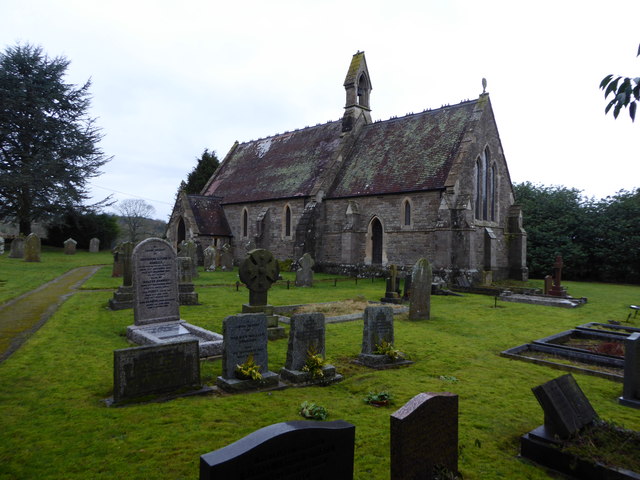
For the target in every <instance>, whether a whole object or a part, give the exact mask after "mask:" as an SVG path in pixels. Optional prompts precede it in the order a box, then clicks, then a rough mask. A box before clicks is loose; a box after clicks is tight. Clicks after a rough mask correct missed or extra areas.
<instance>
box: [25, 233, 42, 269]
mask: <svg viewBox="0 0 640 480" xmlns="http://www.w3.org/2000/svg"><path fill="white" fill-rule="evenodd" d="M40 250H41V246H40V237H38V236H37V235H36V234H35V233H30V234H29V235H27V238H26V240H25V241H24V261H25V262H39V261H40Z"/></svg>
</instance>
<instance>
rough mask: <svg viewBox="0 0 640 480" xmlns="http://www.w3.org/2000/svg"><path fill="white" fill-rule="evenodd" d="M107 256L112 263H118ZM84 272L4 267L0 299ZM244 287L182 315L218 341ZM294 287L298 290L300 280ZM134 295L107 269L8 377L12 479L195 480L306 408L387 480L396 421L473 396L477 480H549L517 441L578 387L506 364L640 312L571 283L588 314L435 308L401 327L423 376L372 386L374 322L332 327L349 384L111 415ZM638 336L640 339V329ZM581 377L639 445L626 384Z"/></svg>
mask: <svg viewBox="0 0 640 480" xmlns="http://www.w3.org/2000/svg"><path fill="white" fill-rule="evenodd" d="M86 255H87V256H88V255H89V254H86ZM98 255H100V256H101V257H100V258H101V259H102V260H103V261H104V263H106V262H107V261H110V256H108V254H102V253H101V254H98ZM103 255H104V256H103ZM5 257H6V255H5ZM10 260H13V259H10ZM80 260H81V259H80V257H79V256H76V257H75V258H73V259H71V257H64V256H63V255H62V254H61V253H57V252H46V253H45V255H44V256H43V262H42V263H40V264H26V263H24V262H19V261H11V262H9V261H8V260H7V259H6V258H1V257H0V279H4V278H7V279H8V282H7V283H8V285H5V287H2V289H0V293H2V294H3V295H6V293H7V291H9V290H13V289H14V282H15V283H16V286H15V288H18V287H17V285H18V284H20V285H27V284H28V283H29V282H28V281H26V280H25V281H22V280H21V279H20V280H19V279H18V278H16V277H21V276H22V274H21V273H20V272H21V271H22V270H24V271H25V272H29V274H31V273H33V272H34V271H36V270H37V269H38V268H41V269H42V270H43V273H42V275H41V278H42V279H43V280H44V279H45V277H46V275H45V271H46V274H47V275H52V274H51V272H52V271H53V270H54V265H57V266H56V267H55V268H58V269H60V270H59V271H60V273H62V271H64V269H63V268H62V267H61V265H66V266H67V267H70V266H71V265H70V263H71V262H74V265H73V266H76V263H75V262H80ZM86 260H87V261H93V257H86ZM64 262H67V263H64ZM7 265H10V275H6V274H5V272H6V271H7V270H5V266H7ZM34 265H35V266H34ZM236 275H237V274H236V273H235V272H229V273H223V272H216V273H209V272H205V273H201V276H200V278H199V279H198V280H197V282H196V283H197V292H198V294H199V296H200V302H201V303H202V305H198V306H188V307H182V308H181V315H182V317H183V318H184V319H185V320H187V321H189V322H190V323H193V324H196V325H199V326H202V327H204V328H207V329H211V330H214V331H218V332H220V331H221V326H222V320H223V318H224V317H225V316H227V315H230V314H234V313H237V312H239V310H240V306H241V304H242V303H245V302H247V300H248V292H247V290H246V289H243V288H242V287H241V288H240V289H239V291H236V287H235V281H236V279H237V277H236ZM53 276H55V275H53ZM286 278H289V279H293V276H292V274H288V273H287V274H285V279H286ZM317 278H320V276H317ZM324 278H329V277H324ZM330 278H333V277H330ZM120 282H121V280H120V279H112V278H111V277H110V267H105V268H103V269H102V270H101V271H100V272H98V274H96V276H95V277H94V278H93V279H91V280H90V281H89V282H87V283H86V284H85V285H84V289H83V290H81V291H80V292H78V293H77V294H75V295H74V296H73V297H72V298H71V299H69V300H68V301H67V302H66V303H65V304H64V305H63V306H62V307H61V308H60V310H59V311H58V312H57V313H56V314H55V315H54V316H53V317H52V318H51V319H50V320H49V321H48V323H47V324H46V325H45V326H44V327H42V329H40V331H39V332H38V333H37V334H35V335H34V336H33V337H32V338H31V339H30V340H29V341H28V342H27V343H26V344H25V345H24V346H23V347H22V348H21V349H20V350H18V351H17V352H16V353H15V354H14V355H13V356H11V357H10V358H9V359H8V360H6V361H5V362H4V363H2V364H0V411H1V412H2V417H1V420H0V478H1V479H25V478H56V479H75V478H78V479H79V478H85V477H87V476H90V477H92V478H105V479H106V478H132V479H143V478H166V479H194V478H197V476H198V462H199V456H200V455H201V454H203V453H206V452H209V451H211V450H214V449H217V448H220V447H223V446H225V445H227V444H229V443H231V442H233V441H235V440H238V439H239V438H241V437H243V436H244V435H247V434H249V433H250V432H252V431H254V430H256V429H258V428H261V427H264V426H266V425H269V424H272V423H277V422H282V421H288V420H295V419H300V418H301V417H298V415H297V409H298V406H299V405H300V403H302V402H303V401H305V400H309V401H313V402H315V403H318V404H320V405H323V406H325V407H326V408H327V409H328V410H329V420H336V419H343V420H346V421H348V422H351V423H353V424H354V425H356V447H355V448H356V450H355V478H357V479H362V480H365V479H366V480H372V479H373V480H375V479H388V478H389V415H390V414H391V413H392V412H393V411H395V409H397V408H399V407H400V406H401V405H403V404H404V403H405V402H406V401H408V400H409V399H410V398H411V397H413V396H414V395H416V394H417V393H420V392H442V391H451V392H454V393H457V394H458V395H459V396H460V418H459V427H460V431H459V433H460V440H459V446H460V460H459V467H460V470H461V472H462V474H463V475H464V478H465V480H469V479H495V478H505V479H544V478H549V475H548V474H547V473H546V472H545V471H544V470H543V469H542V468H540V467H537V466H535V465H531V464H529V463H528V462H526V461H523V460H521V459H519V458H518V457H517V454H518V438H519V436H520V435H522V434H523V433H525V432H527V431H529V430H531V429H533V428H535V427H537V426H538V425H540V424H542V421H543V414H542V410H541V408H540V407H539V405H538V403H537V402H536V400H535V398H534V396H533V394H532V393H531V387H533V386H536V385H538V384H541V383H543V382H545V381H547V380H550V379H552V378H555V377H557V376H560V375H562V374H563V373H564V372H561V371H558V370H553V369H551V368H548V367H543V366H538V365H533V364H529V363H525V362H521V361H516V360H509V359H505V358H502V357H500V356H499V355H498V354H499V352H500V351H502V350H504V349H507V348H509V347H512V346H516V345H520V344H522V343H526V342H529V341H531V340H534V339H537V338H541V337H544V336H548V335H551V334H553V333H556V332H560V331H562V330H565V329H569V328H572V327H574V326H576V325H579V324H582V323H586V322H589V321H600V322H606V320H608V319H615V320H625V319H626V318H627V315H628V312H629V309H628V305H629V304H631V303H637V302H638V301H640V287H637V286H613V285H604V284H592V283H578V282H567V283H566V286H567V287H568V289H569V292H570V293H571V294H572V295H574V296H585V297H588V298H589V302H588V303H587V304H586V305H585V306H583V307H580V308H577V309H573V310H568V309H562V308H553V307H539V306H532V305H520V304H513V303H506V302H505V303H498V306H499V308H493V305H494V300H493V298H491V297H486V296H479V295H465V296H464V297H434V298H433V301H432V319H431V320H430V321H424V322H409V321H407V320H406V318H404V317H402V316H401V317H399V318H397V321H396V329H395V331H396V347H397V348H399V349H401V350H403V351H404V352H406V353H407V354H408V355H409V356H410V357H411V359H412V360H414V361H415V363H414V364H413V365H412V366H410V367H407V368H402V369H398V370H387V371H372V370H368V369H366V368H364V367H360V366H356V365H353V364H351V363H350V362H349V360H350V359H351V358H353V357H354V356H355V355H357V354H358V352H359V350H360V345H361V341H362V322H361V321H359V322H358V321H357V322H349V323H341V324H330V325H328V326H327V335H326V338H327V346H326V350H327V358H328V360H329V361H330V362H331V363H333V364H334V365H336V367H337V369H338V371H339V372H340V373H342V374H343V375H344V376H345V380H344V381H343V382H341V383H338V384H335V385H332V386H329V387H311V388H290V389H287V390H283V391H277V392H272V393H255V394H249V395H237V396H224V397H218V396H210V397H194V398H185V399H180V400H175V401H172V402H168V403H162V404H148V405H137V406H130V407H126V408H106V407H105V406H104V405H103V403H102V400H103V399H104V398H106V397H108V396H109V395H110V394H111V392H112V388H113V353H112V352H113V350H114V349H118V348H126V347H127V346H128V344H127V341H126V338H125V337H124V332H125V329H126V326H127V325H130V324H132V323H133V313H132V311H131V310H124V311H118V312H111V311H109V310H108V309H107V308H106V304H107V301H108V299H109V298H110V297H111V295H112V293H111V291H110V290H108V289H109V288H114V287H117V286H118V285H119V284H120ZM32 286H33V281H32ZM103 289H107V290H103ZM383 292H384V284H383V281H382V280H376V281H375V282H371V280H359V281H358V284H357V285H356V284H355V281H354V280H353V279H345V280H344V281H340V282H337V285H336V286H334V283H333V282H332V281H327V282H320V283H318V284H317V286H314V287H313V288H304V289H302V288H294V287H293V286H291V288H290V289H287V287H286V282H280V283H279V284H277V285H276V286H275V287H274V288H273V289H272V291H270V296H269V299H270V302H271V303H272V304H274V305H284V304H292V303H307V302H312V301H313V302H318V301H330V300H337V299H345V298H354V297H356V296H358V295H364V296H366V297H367V298H368V299H370V300H377V299H379V297H381V296H382V294H383ZM0 298H7V297H0ZM8 298H10V297H8ZM632 325H635V326H640V317H639V319H632ZM286 345H287V340H286V339H283V340H278V341H276V342H270V344H269V359H270V362H269V367H270V370H272V371H276V372H277V371H278V370H279V369H280V368H281V367H282V366H283V365H284V361H285V356H286ZM220 369H221V365H220V361H214V362H203V369H202V372H203V377H204V378H205V380H206V381H207V382H208V383H212V382H214V381H215V377H216V376H217V375H219V374H220ZM441 376H444V377H445V379H444V380H442V379H441V378H440V377H441ZM574 376H575V377H576V379H577V381H578V383H579V384H580V386H581V388H582V389H583V390H584V392H585V393H586V395H587V396H588V398H589V399H590V400H591V403H592V404H593V406H594V408H595V410H596V411H597V412H598V413H599V414H600V416H601V417H603V418H605V419H608V420H612V421H614V422H616V423H618V424H622V425H624V426H626V427H628V428H631V429H635V430H640V414H639V412H638V411H637V410H634V409H631V408H628V407H622V406H620V405H618V403H617V398H618V396H619V395H620V394H621V392H622V384H620V383H615V382H612V381H609V380H605V379H601V378H596V377H590V376H587V375H582V374H575V375H574ZM380 390H388V391H390V392H391V394H392V395H393V397H394V399H395V403H394V405H392V406H391V407H389V408H374V407H371V406H368V405H366V404H365V403H364V401H363V398H364V397H365V395H366V394H367V393H368V392H369V391H380Z"/></svg>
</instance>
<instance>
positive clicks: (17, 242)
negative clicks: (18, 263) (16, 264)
mask: <svg viewBox="0 0 640 480" xmlns="http://www.w3.org/2000/svg"><path fill="white" fill-rule="evenodd" d="M22 257H24V238H22V237H15V238H14V239H13V240H11V249H10V250H9V258H22Z"/></svg>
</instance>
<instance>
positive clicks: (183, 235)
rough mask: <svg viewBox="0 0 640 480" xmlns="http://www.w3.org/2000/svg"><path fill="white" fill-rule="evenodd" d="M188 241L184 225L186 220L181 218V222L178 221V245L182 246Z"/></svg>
mask: <svg viewBox="0 0 640 480" xmlns="http://www.w3.org/2000/svg"><path fill="white" fill-rule="evenodd" d="M186 239H187V229H186V227H185V225H184V219H183V218H182V217H180V220H179V221H178V236H177V238H176V240H177V244H178V245H180V244H181V243H182V242H184V241H185V240H186Z"/></svg>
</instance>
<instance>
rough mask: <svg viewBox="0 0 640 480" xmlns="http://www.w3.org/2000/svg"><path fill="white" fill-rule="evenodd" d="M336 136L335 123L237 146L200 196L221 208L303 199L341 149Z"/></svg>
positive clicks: (338, 123) (337, 130)
mask: <svg viewBox="0 0 640 480" xmlns="http://www.w3.org/2000/svg"><path fill="white" fill-rule="evenodd" d="M340 133H341V123H340V122H339V121H336V122H329V123H325V124H323V125H318V126H315V127H309V128H304V129H302V130H296V131H294V132H288V133H284V134H281V135H275V136H273V137H268V138H264V139H260V140H254V141H251V142H246V143H241V144H238V145H237V146H236V147H235V149H233V150H232V151H231V152H230V153H229V155H228V156H227V158H225V160H224V161H223V163H222V165H221V166H220V168H219V169H218V171H217V172H216V173H215V174H214V175H215V176H214V178H213V179H212V181H211V183H210V185H209V186H208V187H207V189H206V191H205V192H203V193H204V194H206V195H216V196H221V197H223V203H243V202H252V201H261V200H273V199H279V198H293V197H306V196H308V195H310V192H311V189H312V188H313V186H314V184H315V183H316V181H317V180H318V177H319V175H320V174H321V173H322V171H323V170H324V168H325V167H326V166H327V165H328V163H329V161H330V160H331V158H332V156H333V154H334V153H335V151H336V150H337V149H338V147H339V146H340Z"/></svg>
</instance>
